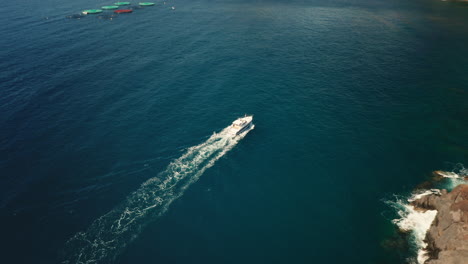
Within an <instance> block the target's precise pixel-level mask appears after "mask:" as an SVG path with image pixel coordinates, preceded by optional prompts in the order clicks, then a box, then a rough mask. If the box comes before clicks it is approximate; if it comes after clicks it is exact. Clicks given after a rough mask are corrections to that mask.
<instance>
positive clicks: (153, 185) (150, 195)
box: [62, 126, 254, 264]
mask: <svg viewBox="0 0 468 264" xmlns="http://www.w3.org/2000/svg"><path fill="white" fill-rule="evenodd" d="M230 129H231V128H230V127H227V128H225V129H223V130H222V131H221V132H220V133H214V134H213V135H212V136H211V137H210V138H208V139H207V140H206V141H205V142H203V143H202V144H200V145H197V146H194V147H190V148H189V149H187V150H186V152H185V153H184V154H183V155H182V156H181V157H180V158H178V159H176V160H174V161H172V162H171V163H170V164H169V165H168V167H167V169H166V170H165V171H163V172H161V173H160V174H159V175H158V176H157V177H154V178H151V179H149V180H148V181H146V182H145V183H143V184H142V185H141V187H140V188H139V189H138V190H136V191H135V192H133V193H132V194H130V195H129V196H128V197H127V199H126V200H125V201H124V202H123V203H122V204H120V205H119V206H117V207H116V208H114V209H113V210H111V211H110V212H108V213H107V214H105V215H103V216H101V217H100V218H98V219H97V220H95V221H94V222H93V223H92V224H91V226H90V227H89V228H88V230H86V231H85V232H79V233H77V234H76V235H75V236H73V237H72V238H71V239H70V240H68V241H67V243H66V245H65V250H64V253H63V258H62V263H68V264H72V263H73V264H75V263H77V264H78V263H111V262H113V261H114V260H115V258H116V257H117V256H118V254H119V253H120V252H121V251H122V250H123V249H124V248H125V246H126V245H127V244H128V243H130V242H131V241H132V240H134V239H135V238H136V237H138V235H139V234H140V232H141V231H142V229H143V228H144V227H145V225H146V224H148V223H149V222H151V221H154V220H156V219H157V218H158V217H159V216H161V215H162V214H164V213H165V212H166V210H167V209H168V207H169V205H170V204H171V203H172V202H173V201H174V200H176V199H177V198H179V197H180V196H181V195H182V194H183V193H184V191H185V190H186V189H187V188H188V187H189V186H190V185H191V184H192V183H194V182H195V181H197V180H198V179H199V177H200V176H201V175H202V174H203V173H204V172H205V170H206V169H208V168H210V167H211V166H213V165H214V164H215V162H216V161H217V160H218V159H220V158H221V157H222V156H223V155H224V154H226V153H227V152H228V151H229V150H231V149H232V148H233V147H234V146H235V145H236V144H237V143H238V142H239V141H240V140H241V139H242V138H243V137H244V136H245V135H246V134H247V133H248V132H249V131H250V130H252V129H254V126H252V127H251V128H250V129H249V130H247V131H245V132H243V133H242V134H240V135H238V136H236V137H232V135H231V134H230V133H229V131H230Z"/></svg>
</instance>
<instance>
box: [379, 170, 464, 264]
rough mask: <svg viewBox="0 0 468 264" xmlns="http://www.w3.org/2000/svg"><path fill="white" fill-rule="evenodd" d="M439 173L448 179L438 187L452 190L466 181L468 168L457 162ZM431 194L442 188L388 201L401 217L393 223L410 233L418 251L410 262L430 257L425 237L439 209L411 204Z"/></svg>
mask: <svg viewBox="0 0 468 264" xmlns="http://www.w3.org/2000/svg"><path fill="white" fill-rule="evenodd" d="M437 174H438V175H440V176H442V177H444V178H446V179H447V180H446V181H444V182H442V183H441V184H440V186H438V187H440V188H441V189H442V188H443V189H448V190H452V189H453V188H455V187H456V186H457V185H459V184H462V183H466V180H464V176H463V175H468V169H466V168H465V167H463V165H462V164H456V165H455V168H454V169H453V170H452V171H437ZM430 194H438V195H440V190H439V189H430V190H422V191H419V192H416V193H413V194H411V196H410V197H409V198H402V197H397V198H396V199H395V200H394V201H387V203H388V204H389V205H390V206H392V207H393V208H394V209H396V212H397V214H398V217H399V218H397V219H394V220H393V223H394V224H396V225H397V226H398V228H399V229H400V230H401V231H403V232H409V233H410V235H411V236H410V239H411V242H412V245H413V247H414V249H415V251H417V257H416V258H415V259H409V260H408V261H409V262H410V263H418V264H424V262H425V261H426V260H427V259H428V258H429V257H428V256H427V253H428V252H427V250H426V247H427V243H426V242H425V241H424V239H425V238H426V233H427V231H428V230H429V228H430V227H431V224H432V222H433V221H434V219H435V217H436V216H437V210H426V211H423V210H417V209H416V208H415V207H414V206H412V205H411V202H413V201H415V200H418V199H420V198H422V197H424V196H426V195H430Z"/></svg>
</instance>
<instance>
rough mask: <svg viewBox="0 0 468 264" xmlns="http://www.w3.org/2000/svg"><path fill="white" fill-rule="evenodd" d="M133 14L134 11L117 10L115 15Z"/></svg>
mask: <svg viewBox="0 0 468 264" xmlns="http://www.w3.org/2000/svg"><path fill="white" fill-rule="evenodd" d="M131 12H133V10H132V9H119V10H115V11H114V13H116V14H128V13H131Z"/></svg>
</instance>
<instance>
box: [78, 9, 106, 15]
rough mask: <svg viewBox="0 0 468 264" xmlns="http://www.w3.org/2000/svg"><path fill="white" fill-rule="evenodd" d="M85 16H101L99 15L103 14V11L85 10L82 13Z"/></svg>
mask: <svg viewBox="0 0 468 264" xmlns="http://www.w3.org/2000/svg"><path fill="white" fill-rule="evenodd" d="M82 13H83V14H85V15H86V14H99V13H102V10H101V9H88V10H84V11H83V12H82Z"/></svg>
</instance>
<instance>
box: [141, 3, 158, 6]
mask: <svg viewBox="0 0 468 264" xmlns="http://www.w3.org/2000/svg"><path fill="white" fill-rule="evenodd" d="M139 5H141V6H154V3H151V2H141V3H139Z"/></svg>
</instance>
